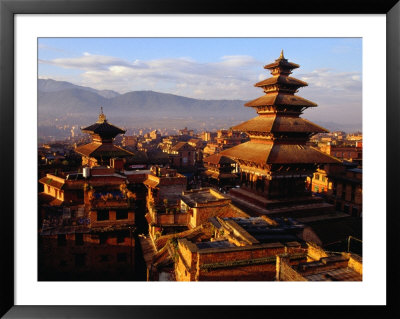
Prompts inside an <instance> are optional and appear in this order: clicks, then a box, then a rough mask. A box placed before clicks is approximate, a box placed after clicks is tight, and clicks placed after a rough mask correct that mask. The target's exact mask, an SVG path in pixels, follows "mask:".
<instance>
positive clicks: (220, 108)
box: [38, 79, 359, 131]
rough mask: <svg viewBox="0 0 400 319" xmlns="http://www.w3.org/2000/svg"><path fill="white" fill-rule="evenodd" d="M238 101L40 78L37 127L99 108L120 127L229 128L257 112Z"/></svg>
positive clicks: (81, 119)
mask: <svg viewBox="0 0 400 319" xmlns="http://www.w3.org/2000/svg"><path fill="white" fill-rule="evenodd" d="M246 102H247V101H242V100H199V99H193V98H188V97H183V96H178V95H174V94H167V93H159V92H154V91H133V92H128V93H125V94H120V93H118V92H115V91H112V90H96V89H93V88H90V87H85V86H79V85H75V84H72V83H69V82H65V81H55V80H52V79H38V120H39V123H38V124H39V126H52V125H54V123H55V121H56V122H57V123H58V125H79V126H83V125H90V124H92V123H94V122H95V121H96V120H97V116H98V114H99V112H100V107H103V110H104V113H105V114H106V117H107V118H108V119H109V120H110V122H112V123H114V124H116V125H119V126H121V127H128V128H129V127H140V128H143V127H155V128H166V129H172V128H183V127H185V126H187V127H190V128H193V129H201V130H204V129H206V130H212V129H216V128H228V127H230V126H233V125H236V124H238V123H240V122H242V121H245V120H248V119H250V118H252V117H255V116H256V112H255V111H254V110H253V109H252V108H248V107H244V106H243V105H244V103H246ZM318 124H320V125H323V126H324V125H325V127H326V128H327V129H329V130H344V131H352V130H358V129H359V125H358V124H356V125H354V126H353V127H351V126H343V125H341V124H338V123H330V122H328V123H323V122H318Z"/></svg>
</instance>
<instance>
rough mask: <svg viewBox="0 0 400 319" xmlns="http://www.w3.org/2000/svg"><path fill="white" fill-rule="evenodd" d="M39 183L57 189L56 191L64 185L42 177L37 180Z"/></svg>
mask: <svg viewBox="0 0 400 319" xmlns="http://www.w3.org/2000/svg"><path fill="white" fill-rule="evenodd" d="M39 183H42V184H46V185H49V186H53V187H55V188H58V189H61V187H63V185H64V183H61V182H59V181H56V180H54V179H52V178H49V177H47V176H45V177H42V178H41V179H39Z"/></svg>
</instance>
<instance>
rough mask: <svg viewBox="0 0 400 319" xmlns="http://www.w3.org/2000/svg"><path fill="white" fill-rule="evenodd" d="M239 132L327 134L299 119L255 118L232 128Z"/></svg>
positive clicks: (322, 129)
mask: <svg viewBox="0 0 400 319" xmlns="http://www.w3.org/2000/svg"><path fill="white" fill-rule="evenodd" d="M233 129H234V130H237V131H241V132H304V133H308V132H309V133H327V132H328V130H326V129H324V128H323V127H321V126H318V125H316V124H314V123H312V122H310V121H307V120H305V119H303V118H300V117H285V116H278V117H276V116H257V117H255V118H253V119H251V120H248V121H246V122H243V123H241V124H239V125H236V126H234V127H233Z"/></svg>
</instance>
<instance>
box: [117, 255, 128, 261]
mask: <svg viewBox="0 0 400 319" xmlns="http://www.w3.org/2000/svg"><path fill="white" fill-rule="evenodd" d="M126 260H127V256H126V253H119V254H117V262H119V263H123V262H126Z"/></svg>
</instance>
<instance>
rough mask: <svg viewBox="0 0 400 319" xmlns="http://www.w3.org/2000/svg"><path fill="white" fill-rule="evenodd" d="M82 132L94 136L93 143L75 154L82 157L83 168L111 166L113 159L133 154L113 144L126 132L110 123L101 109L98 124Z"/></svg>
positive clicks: (83, 146)
mask: <svg viewBox="0 0 400 319" xmlns="http://www.w3.org/2000/svg"><path fill="white" fill-rule="evenodd" d="M81 130H82V132H84V133H88V134H90V135H91V136H92V142H91V143H89V144H85V145H82V146H79V147H77V148H76V149H75V152H77V153H78V154H80V155H82V166H89V167H93V166H98V165H109V164H110V160H111V159H113V158H123V157H127V156H132V155H133V153H131V152H128V151H126V150H124V149H123V148H121V147H118V146H115V145H114V144H113V141H114V138H115V137H116V136H117V135H118V134H124V133H125V132H126V131H125V130H123V129H121V128H119V127H117V126H115V125H113V124H111V123H109V122H108V121H107V119H106V116H105V115H104V113H103V108H101V111H100V115H99V119H98V120H97V122H96V123H94V124H92V125H90V126H87V127H85V128H81Z"/></svg>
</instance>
